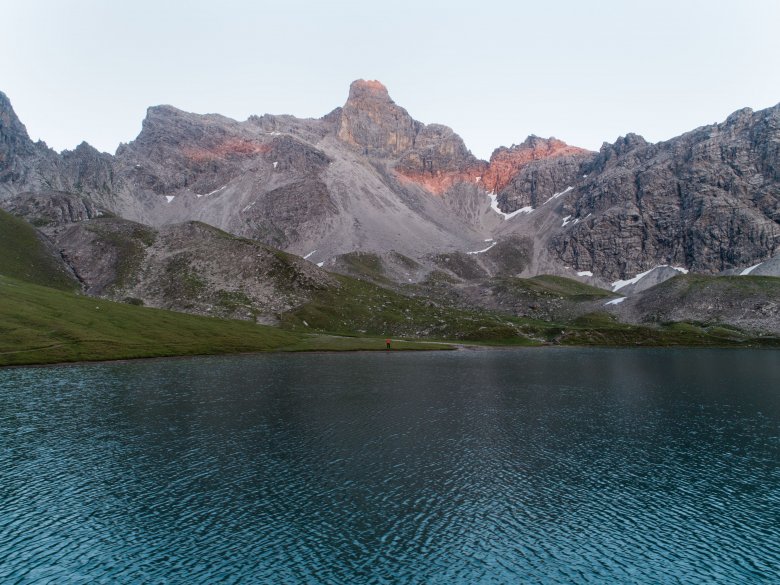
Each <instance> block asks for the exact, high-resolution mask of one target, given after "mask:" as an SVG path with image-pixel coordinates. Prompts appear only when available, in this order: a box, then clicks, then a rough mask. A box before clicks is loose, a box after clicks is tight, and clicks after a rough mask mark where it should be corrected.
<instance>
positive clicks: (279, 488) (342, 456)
mask: <svg viewBox="0 0 780 585" xmlns="http://www.w3.org/2000/svg"><path fill="white" fill-rule="evenodd" d="M776 355H777V354H776V353H774V352H745V351H741V352H728V351H688V352H680V351H671V350H659V351H638V352H633V351H625V350H608V351H605V350H571V351H538V350H534V351H527V350H519V351H496V352H473V353H469V352H465V353H464V352H457V353H453V354H446V355H436V354H420V355H400V354H390V355H386V354H380V355H363V354H355V355H351V356H323V355H307V356H261V357H229V358H201V359H192V360H167V361H150V362H137V363H125V364H104V365H95V366H74V367H63V368H37V369H12V370H4V371H0V583H19V584H21V583H36V584H44V583H46V584H48V583H62V582H68V583H116V582H121V583H135V582H137V583H258V582H269V583H271V582H272V583H377V584H379V583H432V584H435V583H448V584H449V583H469V584H471V583H516V582H544V583H572V582H576V583H628V582H630V583H667V582H668V583H674V582H684V583H712V582H724V583H736V582H767V583H769V582H780V569H779V568H780V530H778V526H780V440H778V437H780V396H778V393H777V391H776V381H777V380H778V379H780V365H778V360H777V358H776Z"/></svg>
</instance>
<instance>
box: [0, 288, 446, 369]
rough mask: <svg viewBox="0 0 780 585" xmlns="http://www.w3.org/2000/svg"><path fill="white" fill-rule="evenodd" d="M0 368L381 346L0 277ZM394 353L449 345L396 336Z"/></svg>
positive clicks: (372, 340) (381, 344)
mask: <svg viewBox="0 0 780 585" xmlns="http://www.w3.org/2000/svg"><path fill="white" fill-rule="evenodd" d="M0 299H2V302H0V333H1V334H0V366H9V365H24V364H47V363H58V362H72V361H95V360H110V359H131V358H148V357H162V356H184V355H211V354H226V353H240V352H260V351H309V350H320V351H321V350H327V351H351V350H363V351H365V350H384V348H385V345H384V339H377V338H346V339H345V338H337V337H332V336H322V335H309V334H305V333H297V332H292V331H285V330H282V329H279V328H276V327H266V326H262V325H256V324H254V323H250V322H247V321H234V320H226V319H217V318H212V317H200V316H197V315H187V314H184V313H178V312H173V311H165V310H160V309H148V308H144V307H137V306H133V305H129V304H123V303H115V302H112V301H108V300H105V299H96V298H93V297H88V296H83V295H76V294H73V293H71V292H67V291H62V290H57V289H53V288H48V287H43V286H38V285H35V284H31V283H28V282H24V281H21V280H17V279H14V278H9V277H6V276H0ZM393 349H394V350H417V349H425V350H441V349H451V346H448V345H443V344H426V343H407V342H403V341H401V340H395V341H394V343H393Z"/></svg>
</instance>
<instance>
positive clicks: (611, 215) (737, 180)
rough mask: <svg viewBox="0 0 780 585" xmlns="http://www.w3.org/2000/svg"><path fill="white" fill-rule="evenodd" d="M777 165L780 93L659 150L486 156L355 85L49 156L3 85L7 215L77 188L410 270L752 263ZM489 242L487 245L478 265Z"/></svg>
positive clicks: (149, 121)
mask: <svg viewBox="0 0 780 585" xmlns="http://www.w3.org/2000/svg"><path fill="white" fill-rule="evenodd" d="M779 160H780V105H778V106H775V107H773V108H769V109H767V110H763V111H760V112H752V111H750V110H741V111H739V112H736V113H735V114H733V115H732V116H730V117H729V118H728V119H727V120H726V121H725V122H723V123H720V124H714V125H711V126H706V127H703V128H699V129H697V130H694V131H692V132H689V133H686V134H684V135H682V136H680V137H677V138H673V139H671V140H668V141H666V142H661V143H658V144H649V143H647V142H646V141H645V140H644V139H642V138H641V137H639V136H636V135H633V134H629V135H627V136H625V137H621V138H619V139H618V140H617V141H616V142H615V143H614V144H604V145H603V146H602V148H601V150H600V151H599V152H590V151H587V150H585V149H581V148H577V147H574V146H570V145H567V144H566V143H564V142H563V141H561V140H558V139H555V138H548V139H544V138H539V137H535V136H531V137H528V138H527V139H526V140H524V141H523V142H521V143H520V144H517V145H512V146H510V147H500V148H498V149H496V150H495V151H494V152H493V154H492V156H491V158H490V160H489V161H484V160H480V159H478V158H476V157H475V156H473V155H472V154H471V152H470V151H469V150H468V148H467V147H466V145H465V144H464V142H463V140H462V139H461V138H460V137H459V136H458V135H457V134H456V133H455V132H454V131H453V130H452V129H450V128H448V127H446V126H442V125H439V124H427V125H426V124H423V123H421V122H419V121H416V120H415V119H414V118H413V117H412V116H411V115H410V114H409V113H408V112H407V111H406V110H405V109H404V108H402V107H400V106H399V105H397V104H396V103H395V102H394V101H393V100H392V99H391V97H390V95H389V93H388V91H387V89H386V88H385V87H384V86H383V85H382V84H381V83H379V82H377V81H364V80H358V81H355V82H354V83H352V85H351V86H350V90H349V95H348V98H347V100H346V103H345V104H344V105H343V106H342V107H339V108H336V109H335V110H333V111H332V112H330V113H328V114H326V115H325V116H323V117H322V118H319V119H299V118H295V117H293V116H288V115H281V116H276V115H267V114H266V115H263V116H251V117H250V118H248V119H247V120H245V121H235V120H231V119H229V118H226V117H224V116H220V115H216V114H207V115H199V114H191V113H187V112H183V111H181V110H178V109H176V108H174V107H172V106H155V107H152V108H149V110H148V112H147V115H146V118H145V119H144V121H143V126H142V130H141V133H140V134H139V135H138V137H137V138H136V139H135V140H133V141H132V142H130V143H129V144H123V145H121V146H120V147H119V148H118V149H117V152H116V154H115V155H110V154H106V153H100V152H98V151H96V150H95V149H94V148H92V147H91V146H89V145H88V144H86V143H83V144H81V145H79V146H78V147H77V148H76V149H74V150H73V151H65V152H63V153H62V154H57V153H56V152H54V151H52V150H51V149H49V148H48V147H47V146H46V145H45V144H44V143H42V142H38V143H33V142H32V141H31V140H30V139H29V136H28V135H27V132H26V130H25V128H24V126H23V124H22V123H21V122H20V121H19V120H18V118H17V117H16V115H15V114H14V112H13V109H12V108H11V105H10V102H9V100H8V98H7V97H6V96H5V95H2V94H0V206H3V207H4V208H6V209H12V208H16V207H18V206H19V205H23V204H24V205H27V204H29V198H30V194H33V195H35V196H37V198H38V201H39V204H43V203H42V200H41V198H44V199H45V197H46V196H47V195H46V194H51V193H68V194H75V195H78V196H79V197H80V198H81V200H82V201H85V202H86V203H84V205H86V206H93V207H95V208H96V209H97V208H100V209H102V210H103V211H105V212H110V213H113V214H115V215H117V216H119V217H121V218H123V219H125V220H129V221H135V222H138V223H142V224H144V225H147V226H150V227H153V228H155V229H158V228H163V227H164V226H169V225H174V224H177V223H182V222H190V221H199V222H203V223H206V224H209V225H212V226H214V227H217V228H219V229H221V230H224V231H226V232H228V233H231V234H233V235H235V236H238V237H245V238H250V239H253V240H257V241H259V242H262V243H264V244H266V245H270V246H274V247H276V248H281V249H283V250H285V251H287V252H291V253H294V254H297V255H299V256H305V257H306V258H307V259H308V260H309V261H310V262H312V263H316V264H318V265H322V266H325V267H333V268H338V267H340V266H343V265H344V263H343V262H341V260H340V258H341V257H342V256H343V255H345V254H350V253H354V252H362V253H366V252H367V253H375V254H378V255H380V256H382V257H384V258H390V256H389V255H390V254H399V255H401V256H403V257H406V258H410V259H412V260H413V261H415V262H416V263H418V264H419V265H420V266H421V267H422V268H421V269H420V270H417V271H416V272H415V276H414V277H413V279H417V280H420V279H424V278H425V277H426V275H428V274H431V273H432V272H434V271H436V270H438V269H440V268H441V265H440V264H441V259H442V258H443V257H450V256H452V255H453V254H454V255H458V254H461V255H466V256H471V257H472V259H473V260H474V261H475V262H476V263H477V264H478V265H479V270H480V271H481V272H483V273H484V275H486V276H488V277H492V276H498V275H502V274H503V275H507V274H508V272H507V271H510V272H511V274H509V275H510V276H533V275H535V274H543V273H548V274H558V275H563V276H569V277H573V278H579V279H581V280H585V281H587V282H590V283H592V284H597V285H600V286H606V285H607V284H608V283H609V282H611V281H613V280H618V279H630V278H632V277H633V276H635V275H636V274H639V273H641V272H645V271H647V270H650V269H652V268H654V267H656V266H662V265H670V266H677V267H680V268H685V269H688V270H693V271H695V272H700V273H718V272H721V271H725V270H729V269H742V268H745V267H748V266H752V265H755V264H758V263H761V262H765V261H767V260H769V259H770V258H772V257H773V256H774V255H775V254H776V252H777V247H778V245H779V244H778V242H779V241H780V175H779V174H778V173H780V171H778V169H779V168H780V164H779V163H778V161H779ZM22 193H25V194H26V195H25V197H24V198H23V200H24V201H26V202H27V203H22V201H21V200H20V199H19V197H20V194H22ZM52 204H53V205H56V202H54V203H52ZM67 213H70V211H67ZM493 246H497V247H498V248H497V250H502V252H501V254H500V255H498V256H497V251H494V252H492V255H493V258H494V259H493V260H490V259H489V258H488V250H490V248H492V247H493ZM499 256H500V261H498V262H496V261H495V260H496V258H498V257H499ZM445 268H446V267H445ZM390 272H391V273H392V274H395V273H399V274H400V272H403V271H398V270H391V271H390Z"/></svg>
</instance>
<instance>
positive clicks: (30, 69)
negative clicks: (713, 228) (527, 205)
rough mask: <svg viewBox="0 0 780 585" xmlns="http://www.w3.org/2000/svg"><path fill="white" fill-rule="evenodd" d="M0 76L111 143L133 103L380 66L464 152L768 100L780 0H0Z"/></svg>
mask: <svg viewBox="0 0 780 585" xmlns="http://www.w3.org/2000/svg"><path fill="white" fill-rule="evenodd" d="M0 14H2V18H3V22H4V25H3V34H2V35H0V91H3V92H5V93H6V94H7V95H8V97H9V98H10V99H11V102H12V103H13V106H14V109H15V110H16V113H17V114H18V115H19V117H20V118H21V120H22V122H23V123H24V124H25V125H26V126H27V130H28V131H29V133H30V135H31V137H32V138H33V139H39V138H40V139H42V140H44V141H46V142H47V143H48V144H49V146H51V147H53V148H55V149H56V150H62V149H65V148H68V149H70V148H74V147H75V146H76V145H77V144H79V143H80V142H81V141H82V140H86V141H87V142H89V143H90V144H92V145H93V146H95V147H97V148H98V149H100V150H104V151H107V152H112V153H113V152H114V151H115V150H116V147H117V145H118V144H119V143H120V142H128V141H130V140H132V139H133V138H134V137H135V136H136V135H137V134H138V132H139V131H140V129H141V121H142V120H143V117H144V115H145V112H146V108H147V107H148V106H151V105H157V104H164V103H166V104H171V105H174V106H176V107H178V108H181V109H183V110H187V111H191V112H198V113H209V112H217V113H221V114H224V115H226V116H230V117H231V118H235V119H239V120H243V119H246V118H247V117H248V116H249V115H251V114H263V113H273V114H282V113H284V114H293V115H296V116H299V117H319V116H322V115H324V114H326V113H327V112H329V111H331V110H332V109H333V108H335V107H337V106H340V105H342V104H343V103H344V101H345V100H346V97H347V92H348V88H349V84H350V82H351V81H353V80H354V79H359V78H364V79H378V80H380V81H382V82H383V83H384V84H385V85H386V86H387V87H388V89H389V91H390V95H391V96H392V98H393V99H394V100H395V102H396V103H398V104H399V105H401V106H403V107H405V108H406V109H407V110H409V113H410V114H411V115H412V116H413V117H414V118H416V119H418V120H420V121H422V122H425V123H432V122H437V123H441V124H446V125H448V126H451V127H452V128H453V129H454V130H455V131H456V132H457V133H458V134H460V135H461V136H462V137H463V139H464V140H465V142H466V145H467V146H468V147H469V148H470V149H471V150H472V152H474V154H476V155H477V156H479V157H482V158H487V157H489V156H490V153H491V152H492V150H493V149H494V148H496V147H498V146H500V145H507V146H508V145H510V144H512V143H519V142H521V141H522V140H523V139H524V138H525V137H526V136H527V135H528V134H537V135H539V136H544V137H547V136H556V137H557V138H560V139H562V140H565V141H566V142H568V143H570V144H574V145H577V146H583V147H586V148H591V149H594V150H596V149H598V148H599V147H600V145H601V143H602V142H604V141H609V142H612V141H614V140H615V139H616V138H617V137H618V136H620V135H624V134H626V133H627V132H636V133H638V134H642V135H643V136H645V138H647V139H648V140H650V141H653V142H655V141H658V140H665V139H667V138H671V137H672V136H676V135H677V134H680V133H682V132H685V131H687V130H691V129H693V128H695V127H697V126H701V125H704V124H709V123H712V122H717V121H722V120H723V119H725V118H726V116H728V114H730V113H731V112H733V111H734V110H737V109H739V108H742V107H751V108H753V109H761V108H766V107H769V106H772V105H774V104H776V103H778V102H780V33H778V24H780V1H779V0H755V1H751V0H744V1H742V2H737V1H732V2H724V1H721V0H709V1H704V0H675V1H667V0H655V1H653V2H638V1H631V0H621V1H618V0H608V1H600V2H583V1H581V0H580V1H557V2H556V1H553V0H547V1H545V0H537V1H536V2H533V3H531V2H522V1H514V2H513V1H494V0H481V1H477V2H462V1H459V0H449V1H446V2H445V1H441V2H439V1H429V2H425V1H424V0H416V1H406V0H401V1H396V2H390V1H386V2H372V1H370V0H361V1H357V0H332V1H329V2H323V1H308V0H278V1H276V2H266V1H256V2H249V1H229V0H222V1H219V2H217V1H212V2H203V1H199V0H188V1H186V2H184V1H168V2H166V1H164V0H152V1H149V0H133V1H126V2H120V1H108V0H106V1H97V0H92V1H90V0H78V1H76V0H72V1H71V0H50V1H42V0H41V1H36V0H0Z"/></svg>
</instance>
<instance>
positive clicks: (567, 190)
mask: <svg viewBox="0 0 780 585" xmlns="http://www.w3.org/2000/svg"><path fill="white" fill-rule="evenodd" d="M572 189H574V187H566V188H565V189H564V190H563V191H561V192H560V193H553V194H552V196H551V197H550V198H549V199H548V200H547V201H545V202H544V203H542V205H544V204H545V203H549V202H550V201H552V200H553V199H558V197H562V196H564V195H566V193H568V192H569V191H571V190H572Z"/></svg>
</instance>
